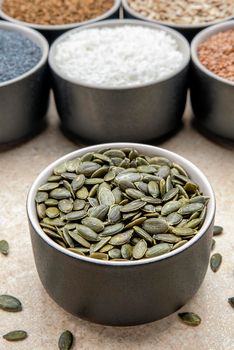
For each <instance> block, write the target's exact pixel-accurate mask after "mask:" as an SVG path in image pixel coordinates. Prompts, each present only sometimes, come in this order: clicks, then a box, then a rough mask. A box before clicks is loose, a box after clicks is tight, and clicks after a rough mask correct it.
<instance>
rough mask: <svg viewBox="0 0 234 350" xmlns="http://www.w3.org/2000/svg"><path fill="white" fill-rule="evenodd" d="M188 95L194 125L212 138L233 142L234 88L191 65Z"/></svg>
mask: <svg viewBox="0 0 234 350" xmlns="http://www.w3.org/2000/svg"><path fill="white" fill-rule="evenodd" d="M190 94H191V103H192V109H193V112H194V115H195V123H196V124H198V125H199V126H200V127H201V128H204V129H205V130H206V131H208V132H210V133H212V134H213V135H214V136H218V137H222V138H225V139H228V140H231V141H234V101H233V98H234V86H232V85H229V84H228V83H225V82H222V81H220V80H218V79H215V78H213V77H212V76H209V75H207V74H206V73H204V72H203V71H202V70H201V69H200V68H199V67H198V66H197V65H196V64H195V63H192V64H191V86H190Z"/></svg>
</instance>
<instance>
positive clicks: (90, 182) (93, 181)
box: [85, 177, 104, 185]
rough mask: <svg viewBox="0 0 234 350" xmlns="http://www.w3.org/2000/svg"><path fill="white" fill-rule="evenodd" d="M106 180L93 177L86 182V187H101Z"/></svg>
mask: <svg viewBox="0 0 234 350" xmlns="http://www.w3.org/2000/svg"><path fill="white" fill-rule="evenodd" d="M103 182H104V180H103V179H101V178H98V177H93V178H90V179H86V180H85V185H99V184H101V183H103Z"/></svg>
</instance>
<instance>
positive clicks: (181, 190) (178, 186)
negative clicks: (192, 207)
mask: <svg viewBox="0 0 234 350" xmlns="http://www.w3.org/2000/svg"><path fill="white" fill-rule="evenodd" d="M176 187H177V188H178V190H179V194H181V195H182V196H184V198H189V196H188V194H187V192H186V191H185V190H184V188H183V187H182V186H181V185H178V184H177V185H176Z"/></svg>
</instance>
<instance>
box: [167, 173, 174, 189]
mask: <svg viewBox="0 0 234 350" xmlns="http://www.w3.org/2000/svg"><path fill="white" fill-rule="evenodd" d="M165 186H166V192H169V191H170V190H172V189H173V184H172V181H171V175H168V177H167V178H166V185H165Z"/></svg>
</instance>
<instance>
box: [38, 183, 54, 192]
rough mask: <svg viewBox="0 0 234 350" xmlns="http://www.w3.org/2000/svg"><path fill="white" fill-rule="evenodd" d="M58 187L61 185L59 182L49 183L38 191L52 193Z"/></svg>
mask: <svg viewBox="0 0 234 350" xmlns="http://www.w3.org/2000/svg"><path fill="white" fill-rule="evenodd" d="M57 187H59V184H58V183H57V182H47V183H46V184H44V185H42V186H40V187H39V188H38V191H51V190H54V189H55V188H57Z"/></svg>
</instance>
